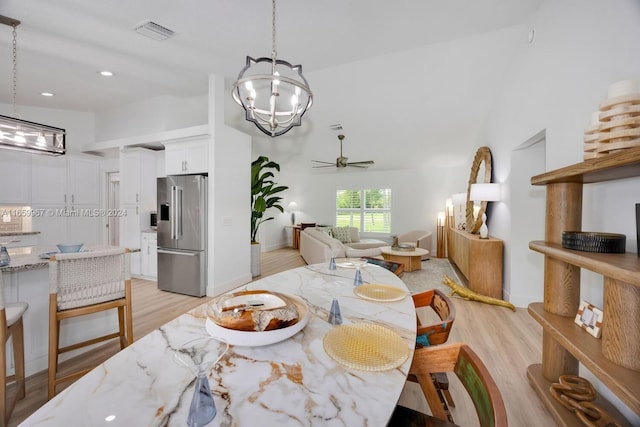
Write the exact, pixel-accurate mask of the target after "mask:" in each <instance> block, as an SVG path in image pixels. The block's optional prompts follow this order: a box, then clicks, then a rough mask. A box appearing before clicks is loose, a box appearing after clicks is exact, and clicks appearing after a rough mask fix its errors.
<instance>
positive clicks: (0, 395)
mask: <svg viewBox="0 0 640 427" xmlns="http://www.w3.org/2000/svg"><path fill="white" fill-rule="evenodd" d="M2 275H3V274H2V272H0V335H1V336H2V339H1V340H0V341H1V342H2V349H0V372H2V378H1V381H2V388H0V405H2V417H0V427H4V426H6V425H7V424H8V423H9V418H11V414H12V413H13V408H14V407H15V406H16V402H17V401H18V400H20V399H22V398H24V396H25V394H26V393H25V384H24V332H23V327H22V315H23V314H24V312H25V311H27V308H29V305H28V304H27V303H26V302H16V303H12V304H5V302H4V282H3V281H2ZM9 338H11V341H12V344H13V366H14V374H13V375H7V369H6V366H7V350H6V349H7V342H8V341H9ZM11 382H13V383H14V387H13V388H14V390H13V397H11V398H9V396H8V394H9V392H8V391H9V390H8V387H7V385H8V383H11Z"/></svg>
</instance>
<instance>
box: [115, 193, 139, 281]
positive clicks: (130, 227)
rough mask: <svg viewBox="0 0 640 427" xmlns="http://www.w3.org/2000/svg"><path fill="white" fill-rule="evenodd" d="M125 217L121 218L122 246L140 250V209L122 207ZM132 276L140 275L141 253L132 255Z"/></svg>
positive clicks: (130, 206)
mask: <svg viewBox="0 0 640 427" xmlns="http://www.w3.org/2000/svg"><path fill="white" fill-rule="evenodd" d="M120 209H122V210H123V211H124V212H125V215H124V216H122V217H121V218H120V246H123V247H125V248H129V249H140V222H141V215H140V209H139V208H138V207H137V206H133V205H128V206H122V207H121V208H120ZM131 274H132V275H134V276H137V275H139V274H140V252H133V253H132V254H131Z"/></svg>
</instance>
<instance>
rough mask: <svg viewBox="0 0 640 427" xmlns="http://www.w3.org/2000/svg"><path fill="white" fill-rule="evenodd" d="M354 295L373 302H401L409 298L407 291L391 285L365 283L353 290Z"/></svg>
mask: <svg viewBox="0 0 640 427" xmlns="http://www.w3.org/2000/svg"><path fill="white" fill-rule="evenodd" d="M353 293H354V294H356V295H358V296H359V297H361V298H364V299H368V300H371V301H400V300H403V299H404V298H405V297H406V296H407V291H405V290H402V289H400V288H397V287H395V286H391V285H378V284H375V283H365V284H364V285H360V286H356V287H355V288H353Z"/></svg>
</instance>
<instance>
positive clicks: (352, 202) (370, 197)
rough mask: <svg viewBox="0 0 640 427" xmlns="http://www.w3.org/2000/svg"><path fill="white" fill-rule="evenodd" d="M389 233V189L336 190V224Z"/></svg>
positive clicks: (366, 231) (362, 230) (365, 230)
mask: <svg viewBox="0 0 640 427" xmlns="http://www.w3.org/2000/svg"><path fill="white" fill-rule="evenodd" d="M347 225H348V226H352V227H357V228H358V230H360V232H365V233H386V234H389V233H391V189H389V188H384V189H373V190H338V191H336V226H337V227H344V226H347Z"/></svg>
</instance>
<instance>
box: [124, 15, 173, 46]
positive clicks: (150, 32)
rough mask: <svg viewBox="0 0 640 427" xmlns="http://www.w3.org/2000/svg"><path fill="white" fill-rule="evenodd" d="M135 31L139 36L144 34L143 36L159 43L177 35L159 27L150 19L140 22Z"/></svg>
mask: <svg viewBox="0 0 640 427" xmlns="http://www.w3.org/2000/svg"><path fill="white" fill-rule="evenodd" d="M133 29H134V30H135V31H136V33H138V34H142V35H143V36H147V37H149V38H152V39H154V40H158V41H162V40H166V39H168V38H169V37H172V36H173V35H174V34H175V33H174V32H173V31H171V30H170V29H168V28H166V27H163V26H162V25H158V24H156V23H155V22H153V21H151V20H150V19H147V20H146V21H142V22H140V23H139V24H137V25H136V26H134V27H133Z"/></svg>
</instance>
